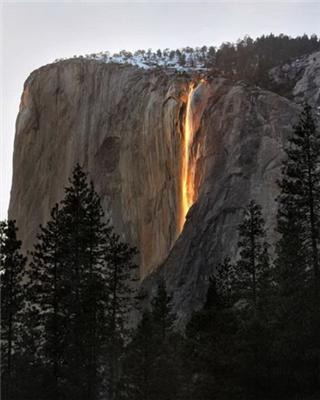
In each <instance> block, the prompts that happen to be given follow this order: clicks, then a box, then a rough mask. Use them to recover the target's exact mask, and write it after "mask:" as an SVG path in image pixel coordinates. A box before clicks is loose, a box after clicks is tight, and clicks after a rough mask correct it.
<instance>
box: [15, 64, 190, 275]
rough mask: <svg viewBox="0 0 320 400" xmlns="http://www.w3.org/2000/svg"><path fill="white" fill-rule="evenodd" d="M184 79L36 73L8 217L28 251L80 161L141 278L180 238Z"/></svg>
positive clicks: (135, 73)
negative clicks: (136, 252) (135, 252)
mask: <svg viewBox="0 0 320 400" xmlns="http://www.w3.org/2000/svg"><path fill="white" fill-rule="evenodd" d="M186 89H187V81H186V79H183V78H178V79H177V78H176V77H172V76H171V77H170V76H168V75H165V74H164V73H161V72H155V71H153V72H151V71H141V70H138V69H137V68H134V67H131V66H121V65H112V64H103V63H97V62H94V61H80V60H71V61H66V62H61V63H57V64H52V65H48V66H45V67H42V68H40V69H39V70H36V71H35V72H33V73H32V74H31V75H30V77H29V78H28V80H27V81H26V83H25V87H24V92H23V95H22V99H21V105H20V112H19V115H18V119H17V123H16V138H15V146H14V162H13V169H14V170H13V183H12V191H11V202H10V209H9V216H10V218H15V219H16V220H17V223H18V226H19V229H20V232H19V233H20V236H21V239H23V244H24V248H25V249H30V248H32V244H33V243H34V240H35V236H36V233H37V231H38V226H39V224H40V223H41V224H44V223H45V222H46V221H47V219H48V217H49V212H50V209H51V208H52V207H53V205H54V204H55V203H56V202H58V201H60V200H61V199H62V198H63V188H64V187H65V186H66V184H67V181H68V177H69V176H70V174H71V171H72V169H73V167H74V165H75V163H76V162H79V163H80V164H81V165H83V167H84V169H85V170H87V171H89V172H90V177H91V178H92V180H93V181H94V184H95V188H96V190H97V191H98V192H99V194H100V195H101V198H102V203H103V207H104V209H105V210H106V212H107V214H108V217H110V219H111V221H112V223H113V224H114V225H115V227H116V229H117V231H118V232H120V233H121V234H123V236H124V238H125V239H126V240H128V241H129V242H130V243H132V244H134V245H137V246H138V248H139V249H140V254H141V260H140V264H141V275H142V276H144V275H145V274H146V272H147V271H150V270H151V269H152V268H154V267H155V266H157V265H159V263H161V262H162V261H163V259H164V258H165V257H166V256H167V254H168V252H169V250H170V248H171V246H172V244H173V242H174V241H175V239H176V238H177V236H178V231H177V229H178V227H177V221H176V215H177V213H178V207H179V182H178V179H179V165H180V142H181V138H180V137H181V121H182V115H183V109H184V107H185V105H184V104H185V101H186Z"/></svg>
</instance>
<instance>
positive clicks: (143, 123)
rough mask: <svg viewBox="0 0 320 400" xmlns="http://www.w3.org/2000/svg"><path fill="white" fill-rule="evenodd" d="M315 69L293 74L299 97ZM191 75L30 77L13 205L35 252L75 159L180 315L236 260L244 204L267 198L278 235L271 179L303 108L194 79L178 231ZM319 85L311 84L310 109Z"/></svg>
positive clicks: (68, 72) (98, 68)
mask: <svg viewBox="0 0 320 400" xmlns="http://www.w3.org/2000/svg"><path fill="white" fill-rule="evenodd" d="M316 57H318V56H316ZM316 59H317V58H316ZM312 65H313V64H312ZM309 67H310V68H309ZM313 67H314V66H313ZM313 67H311V65H309V64H308V67H307V68H305V69H304V70H303V71H304V72H303V71H302V72H301V71H300V75H299V79H298V80H297V82H296V83H295V87H296V89H295V92H294V93H295V95H294V97H297V98H298V97H299V96H298V93H300V92H299V90H300V91H301V92H303V93H305V91H306V90H309V89H308V88H309V86H306V84H304V83H303V82H305V81H306V80H307V81H308V82H309V81H311V78H310V79H309V78H306V77H307V76H313V74H314V73H315V71H313V70H312V68H313ZM308 68H309V69H308ZM308 71H309V72H308ZM192 79H195V78H194V77H193V78H192V77H188V76H186V75H179V74H174V73H170V74H169V73H166V72H165V71H163V70H147V71H144V70H141V69H138V68H136V67H133V66H125V65H122V66H121V65H116V64H104V63H101V62H96V61H88V60H87V61H86V60H70V61H64V62H59V63H56V64H52V65H49V66H46V67H43V68H40V69H39V70H37V71H35V72H33V73H32V74H31V76H30V77H29V78H28V80H27V81H26V84H25V88H24V93H23V96H22V100H21V107H20V112H19V115H18V119H17V129H16V139H15V149H14V164H13V167H14V171H13V184H12V192H11V203H10V210H9V216H10V217H14V218H16V219H17V222H18V225H19V228H20V235H21V238H22V239H23V241H24V246H25V248H30V247H31V245H32V243H33V242H34V239H35V235H36V232H37V228H38V225H39V224H40V223H44V222H45V221H46V219H47V218H48V215H49V211H50V208H51V207H52V206H53V205H54V203H55V202H57V201H59V200H60V199H61V198H62V197H63V186H64V185H65V184H66V183H67V179H68V176H69V175H70V173H71V170H72V168H73V166H74V164H75V162H77V161H79V162H80V163H81V164H82V165H83V166H84V167H85V169H87V170H88V171H89V172H90V176H91V178H92V179H93V181H94V183H95V187H96V189H97V191H98V192H99V194H100V195H101V198H102V202H103V206H104V209H105V211H106V213H107V215H108V216H109V217H110V218H111V220H112V223H113V224H114V225H115V227H116V229H117V231H118V232H120V233H121V234H122V235H123V237H124V238H125V240H128V241H129V242H130V243H132V244H134V245H137V246H138V248H139V250H140V258H141V260H140V264H141V276H142V277H146V278H145V280H144V284H143V285H144V288H145V289H146V290H148V291H152V289H153V287H154V282H155V281H156V280H157V279H158V278H159V276H160V275H162V276H164V277H165V279H166V281H167V284H168V288H169V290H170V291H171V292H172V294H173V299H174V304H175V311H176V312H177V314H178V316H179V318H180V321H182V322H183V321H185V320H186V317H187V316H188V315H189V313H190V311H191V310H192V309H195V308H197V307H199V306H200V305H201V304H202V303H203V300H204V297H205V293H206V288H207V278H208V276H209V275H210V274H211V273H212V272H213V271H214V269H215V267H216V265H217V264H218V263H219V262H221V261H222V260H223V258H224V257H225V256H226V255H230V256H231V257H233V258H236V257H237V240H238V232H237V226H238V224H239V223H240V221H241V218H242V214H243V208H244V207H245V206H246V205H247V204H248V203H249V201H250V200H251V199H255V200H256V201H257V202H259V203H260V204H261V205H262V207H263V212H264V216H265V219H266V222H267V228H268V235H269V238H270V240H271V241H274V239H275V230H274V226H275V215H276V203H275V201H274V199H275V197H276V195H277V193H278V187H277V184H276V180H277V178H278V177H279V175H280V165H281V161H282V159H283V146H284V144H285V142H286V137H287V135H288V134H290V132H291V131H292V127H293V125H294V124H295V123H296V121H297V116H298V113H299V106H298V105H297V104H296V103H295V102H292V101H289V100H288V99H286V98H284V97H281V96H279V95H277V94H275V93H272V92H270V91H266V90H262V89H260V88H257V87H250V86H248V85H246V84H244V83H232V82H230V81H227V80H225V79H222V78H219V77H216V78H211V79H210V81H205V82H202V83H199V82H198V80H197V79H196V80H197V83H198V86H197V88H196V90H195V91H194V94H193V96H192V99H191V102H192V104H191V108H192V115H193V143H192V160H193V162H194V176H195V179H194V185H195V191H196V196H195V198H196V199H197V200H196V202H195V203H194V205H193V206H192V207H191V209H190V210H189V212H188V214H187V217H186V223H185V225H184V227H183V230H182V232H181V234H180V235H179V233H180V232H179V212H180V210H181V208H180V206H181V204H180V203H181V154H182V150H181V147H182V142H183V134H184V119H185V113H186V102H187V93H188V85H189V83H190V80H192ZM308 79H309V80H308ZM312 79H313V82H315V85H316V86H317V85H318V83H317V82H318V81H316V80H315V78H314V77H313V78H312ZM317 79H318V78H317ZM299 82H300V83H299ZM299 88H300V89H299ZM318 89H319V85H318ZM318 89H312V90H313V92H312V93H313V94H314V99H315V100H314V101H315V104H317V101H318V100H317V98H316V94H317V93H318V92H317V91H316V90H318ZM152 271H153V272H152ZM151 272H152V273H151Z"/></svg>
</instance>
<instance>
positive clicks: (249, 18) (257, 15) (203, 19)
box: [0, 0, 320, 219]
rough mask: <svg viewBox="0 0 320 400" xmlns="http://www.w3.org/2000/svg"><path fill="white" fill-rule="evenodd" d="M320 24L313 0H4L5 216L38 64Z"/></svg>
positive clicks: (0, 187)
mask: <svg viewBox="0 0 320 400" xmlns="http://www.w3.org/2000/svg"><path fill="white" fill-rule="evenodd" d="M319 21H320V4H319V3H318V2H312V1H304V2H298V1H294V0H292V1H290V2H285V1H277V2H269V1H262V0H261V1H247V2H245V3H244V2H241V1H235V2H230V1H219V2H207V3H202V2H200V1H188V2H183V1H177V2H169V1H165V2H162V3H159V2H158V1H155V0H153V1H142V2H139V3H138V2H134V1H130V2H122V1H121V2H120V1H118V2H114V3H111V2H105V1H96V2H94V3H93V2H79V1H68V2H65V1H63V0H60V1H57V0H56V1H37V2H32V3H31V2H26V1H21V0H20V1H1V0H0V50H1V57H0V79H1V80H0V102H1V103H0V219H3V218H6V214H7V208H8V202H9V195H10V186H11V173H12V168H11V164H12V152H13V139H14V126H15V119H16V115H17V112H18V107H19V101H20V95H21V92H22V88H23V83H24V81H25V79H26V78H27V76H28V75H29V73H30V72H31V71H32V70H34V69H35V68H38V67H40V66H41V65H44V64H47V63H49V62H51V61H53V60H54V59H56V58H61V57H69V56H72V55H74V54H78V55H79V54H86V53H94V52H100V51H103V50H109V51H111V52H115V51H118V50H121V49H127V50H136V49H139V48H145V49H147V48H152V49H158V48H166V47H169V48H179V47H183V46H192V47H195V46H201V45H204V44H206V45H219V44H220V43H221V42H223V41H236V40H237V39H238V38H239V37H243V36H244V35H246V34H249V35H250V36H252V37H256V36H259V35H262V34H264V33H265V34H266V33H270V32H273V33H275V34H278V33H282V32H283V33H286V34H289V35H292V36H296V35H300V34H303V33H307V34H312V33H317V34H319V33H320V32H319ZM39 201H41V199H39Z"/></svg>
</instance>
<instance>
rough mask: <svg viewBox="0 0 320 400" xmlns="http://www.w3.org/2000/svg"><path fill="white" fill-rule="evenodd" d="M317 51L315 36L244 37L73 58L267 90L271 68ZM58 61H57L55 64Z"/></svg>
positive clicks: (317, 41) (319, 43) (318, 42)
mask: <svg viewBox="0 0 320 400" xmlns="http://www.w3.org/2000/svg"><path fill="white" fill-rule="evenodd" d="M319 50H320V39H319V38H318V37H317V35H311V36H308V35H306V34H305V35H302V36H297V37H294V38H292V37H290V36H288V35H284V34H280V35H274V34H269V35H262V36H260V37H257V38H256V39H252V38H251V37H250V36H245V37H244V38H243V39H239V40H238V41H237V42H236V43H231V42H224V43H222V44H221V45H220V46H219V47H215V46H201V47H195V48H193V47H184V48H181V49H176V50H172V49H169V48H167V49H163V50H161V49H158V50H156V51H153V50H152V49H148V50H137V51H135V52H130V51H127V50H121V51H120V52H119V53H115V54H110V53H109V52H108V51H107V52H101V53H93V54H87V55H85V56H74V57H75V58H87V59H96V60H100V61H104V62H115V63H119V62H120V63H133V64H135V65H140V66H143V65H145V66H150V67H152V66H153V67H155V66H158V67H169V68H178V69H180V70H188V69H191V70H192V69H195V70H196V69H206V70H208V72H209V73H210V71H213V72H217V73H219V74H220V75H221V74H222V75H225V76H227V77H229V78H233V79H238V80H239V79H240V80H245V81H248V82H250V83H254V84H259V85H260V86H268V83H269V77H268V73H269V71H270V69H271V68H273V67H276V66H279V65H283V64H285V63H287V62H290V61H292V60H295V59H297V58H300V57H302V56H304V55H306V54H311V53H313V52H316V51H319ZM57 61H59V60H57Z"/></svg>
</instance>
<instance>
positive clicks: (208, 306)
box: [182, 277, 240, 400]
mask: <svg viewBox="0 0 320 400" xmlns="http://www.w3.org/2000/svg"><path fill="white" fill-rule="evenodd" d="M224 300H225V299H224V298H223V297H221V296H220V295H219V293H218V291H217V280H216V279H215V278H214V277H211V279H210V280H209V287H208V291H207V297H206V301H205V304H204V306H203V308H202V309H201V310H199V311H195V312H193V314H192V316H191V319H190V321H189V323H188V324H187V327H186V340H185V345H184V350H183V354H182V358H183V360H184V363H183V370H184V379H183V387H182V392H183V397H182V398H184V399H190V400H191V399H192V400H197V399H199V400H209V399H212V398H215V399H221V400H224V399H233V398H238V397H237V396H238V394H239V391H240V385H239V382H238V380H237V375H238V369H239V366H238V359H237V358H238V349H237V342H238V336H237V332H238V321H237V318H236V315H235V312H234V310H233V308H232V307H231V306H230V305H229V304H228V303H225V301H224Z"/></svg>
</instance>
